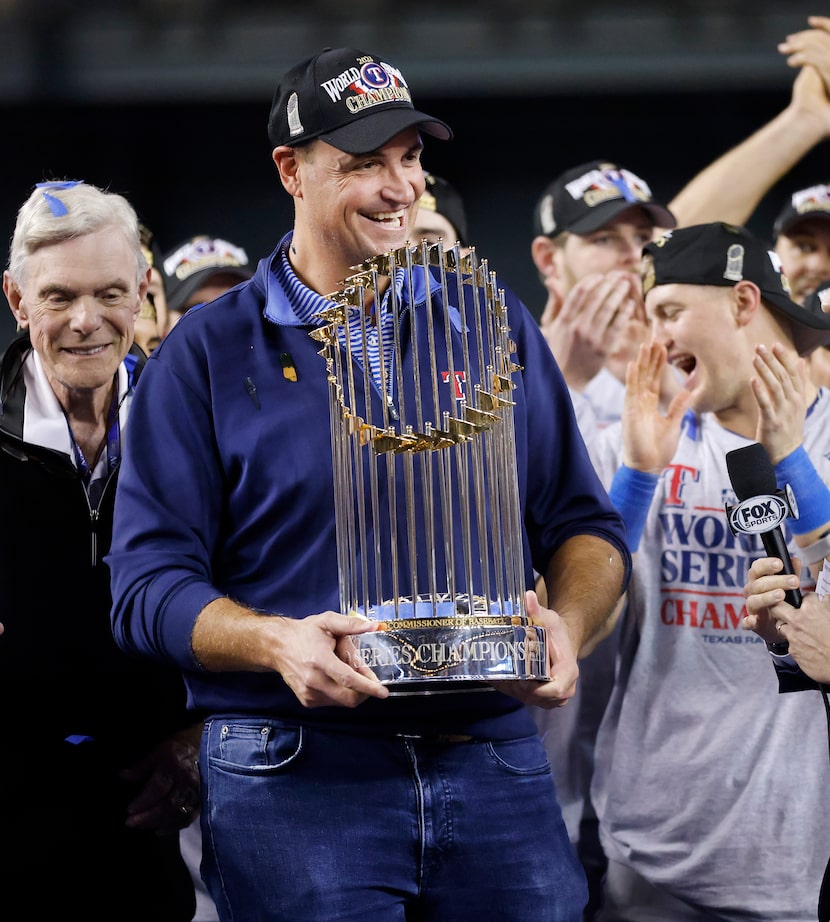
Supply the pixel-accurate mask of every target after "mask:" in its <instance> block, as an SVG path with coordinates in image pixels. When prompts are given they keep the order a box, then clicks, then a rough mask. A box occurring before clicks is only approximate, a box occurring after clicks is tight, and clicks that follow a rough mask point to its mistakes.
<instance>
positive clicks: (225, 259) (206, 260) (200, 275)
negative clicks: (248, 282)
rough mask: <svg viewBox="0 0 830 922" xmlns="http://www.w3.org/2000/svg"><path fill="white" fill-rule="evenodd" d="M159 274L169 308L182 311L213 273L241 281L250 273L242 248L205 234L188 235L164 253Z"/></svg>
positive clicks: (251, 273) (246, 255) (250, 274)
mask: <svg viewBox="0 0 830 922" xmlns="http://www.w3.org/2000/svg"><path fill="white" fill-rule="evenodd" d="M161 273H162V276H163V278H164V293H165V294H166V295H167V307H168V309H169V310H171V311H181V310H184V305H185V304H186V302H187V299H188V298H189V297H190V296H191V295H192V294H193V292H194V291H197V290H198V289H199V288H201V287H202V285H206V284H207V283H208V282H209V281H210V279H211V278H212V277H213V276H214V275H220V274H221V275H225V274H227V275H232V276H236V277H237V278H238V279H239V280H240V281H241V280H242V279H249V278H250V277H251V276H252V275H253V272H252V270H251V268H250V267H249V265H248V254H247V253H246V252H245V250H243V249H242V247H238V246H236V245H235V244H233V243H229V242H228V241H227V240H221V239H219V238H214V237H208V236H205V235H198V236H196V237H190V238H189V239H188V240H185V241H184V243H180V244H179V245H178V246H176V247H174V248H173V249H172V250H170V251H169V252H167V253H166V254H165V256H164V259H163V260H162V263H161Z"/></svg>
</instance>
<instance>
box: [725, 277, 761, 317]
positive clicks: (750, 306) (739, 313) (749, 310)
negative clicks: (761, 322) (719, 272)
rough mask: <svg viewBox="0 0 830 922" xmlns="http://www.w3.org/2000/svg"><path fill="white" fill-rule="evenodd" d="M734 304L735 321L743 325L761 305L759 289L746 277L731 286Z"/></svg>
mask: <svg viewBox="0 0 830 922" xmlns="http://www.w3.org/2000/svg"><path fill="white" fill-rule="evenodd" d="M732 293H733V303H734V305H735V322H736V323H737V324H738V326H741V327H745V326H746V325H747V324H748V323H749V322H750V321H751V320H752V318H753V317H754V316H755V315H756V314H757V313H758V309H759V308H760V306H761V289H760V288H759V287H758V286H757V285H756V284H755V283H754V282H750V281H749V280H748V279H742V280H741V281H740V282H736V283H735V285H734V287H733V288H732Z"/></svg>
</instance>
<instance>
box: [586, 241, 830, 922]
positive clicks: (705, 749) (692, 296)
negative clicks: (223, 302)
mask: <svg viewBox="0 0 830 922" xmlns="http://www.w3.org/2000/svg"><path fill="white" fill-rule="evenodd" d="M643 291H644V294H645V306H646V313H647V316H648V318H649V322H650V325H651V331H652V334H653V338H652V341H651V342H650V343H649V344H644V345H642V346H641V348H640V353H639V355H638V359H637V361H636V362H634V363H632V364H631V365H630V366H629V373H628V375H627V379H626V402H625V407H624V414H623V418H622V421H621V422H620V423H618V424H616V425H614V426H612V427H609V428H608V429H606V430H605V431H604V432H603V433H602V434H601V436H600V438H599V440H598V443H597V445H595V449H594V452H593V457H594V461H595V463H596V465H597V467H598V470H599V471H600V475H601V477H602V479H603V482H604V483H606V484H608V486H609V493H610V495H611V498H612V500H613V501H614V502H615V504H616V505H617V507H618V508H619V509H620V511H621V513H622V515H623V518H624V519H625V522H626V527H627V533H628V536H629V542H630V549H631V551H632V553H635V564H634V575H633V577H632V580H631V584H630V587H629V590H628V593H627V598H628V604H627V606H626V608H625V609H624V614H623V616H622V621H621V624H620V632H621V633H620V643H619V649H620V653H619V663H618V673H617V679H616V681H615V685H614V688H613V690H612V693H611V699H610V701H609V704H608V707H607V709H606V712H605V715H604V717H603V720H602V723H601V726H600V729H599V733H598V736H597V747H596V753H595V755H596V760H595V765H596V768H595V773H594V779H593V784H592V791H591V794H592V799H593V803H594V806H595V809H596V811H597V815H598V816H599V820H600V833H601V839H602V843H603V846H604V848H605V851H606V854H607V855H608V858H609V866H608V871H607V874H606V878H605V882H604V887H603V906H602V908H601V909H600V911H599V913H598V914H597V917H596V918H597V920H599V922H609V920H615V922H616V920H621V919H625V920H638V922H639V920H643V919H672V920H673V922H692V920H694V922H704V920H705V922H715V920H718V922H724V920H734V922H737V920H742V919H748V918H753V919H788V920H793V922H808V920H812V919H814V918H815V905H816V903H815V900H816V894H817V893H818V891H819V884H820V881H821V878H822V871H823V866H824V860H825V858H826V856H827V854H828V853H830V826H829V825H828V824H827V822H826V820H825V817H824V810H823V803H824V799H825V796H826V791H827V789H828V784H830V766H828V765H827V759H826V747H827V742H826V726H825V716H824V710H823V708H822V707H821V705H820V703H819V702H818V701H815V700H811V699H810V698H809V697H808V696H801V695H784V696H780V695H779V694H778V688H777V683H776V680H775V673H774V670H772V669H770V666H769V655H768V653H767V650H766V646H765V644H764V643H763V642H762V640H761V638H760V637H757V636H754V635H752V634H751V633H749V632H746V631H744V630H742V625H741V615H742V604H743V592H742V586H743V582H744V579H745V575H746V572H747V570H748V567H749V563H750V561H751V560H752V558H753V557H757V556H758V552H759V550H760V549H761V547H762V546H761V541H760V535H758V534H753V535H745V534H741V535H733V534H732V533H731V531H730V529H729V526H728V524H727V517H726V514H725V511H724V506H725V503H732V504H734V502H735V495H734V491H733V489H732V486H731V484H730V477H729V473H728V470H727V464H726V455H727V453H728V452H730V451H732V450H734V449H738V448H741V447H743V446H746V445H748V444H750V443H752V442H760V443H761V444H762V445H763V446H764V447H765V449H766V450H767V452H768V454H769V456H770V459H771V461H772V463H773V464H774V466H775V472H776V476H777V479H778V483H779V484H785V483H787V484H789V485H790V486H791V487H792V489H793V492H794V494H795V499H796V501H797V503H798V506H799V507H800V508H801V517H800V518H799V519H797V520H795V519H787V520H786V526H783V525H782V527H785V528H786V533H787V537H788V541H789V544H790V547H791V548H792V547H794V541H793V535H794V534H798V535H801V536H802V538H804V539H805V540H807V541H813V540H815V537H816V536H817V534H819V533H820V531H821V529H822V528H823V527H824V523H825V522H826V521H827V520H828V519H830V503H824V504H822V503H816V502H815V494H816V489H815V488H816V486H817V485H818V486H823V484H822V478H827V477H830V461H828V458H830V392H828V391H827V390H825V389H823V388H822V389H819V388H817V387H816V386H815V385H814V384H813V383H812V382H811V381H810V379H809V376H808V375H807V373H806V368H805V366H804V363H803V360H802V359H801V358H800V356H806V355H809V353H810V352H811V351H812V350H813V349H815V348H817V347H818V346H820V345H822V344H824V343H827V342H830V316H827V315H825V314H823V313H821V312H820V311H815V312H812V311H808V310H807V309H805V308H804V307H801V306H800V305H798V304H796V303H795V302H794V301H792V300H791V299H790V297H789V286H788V283H787V280H786V277H785V276H783V275H782V273H781V271H780V263H779V260H778V258H777V256H776V255H775V253H773V252H772V251H770V250H768V249H767V246H766V245H765V244H764V243H763V242H761V241H760V240H758V239H757V238H756V237H755V236H754V235H753V234H751V233H750V232H749V231H747V230H746V229H745V228H742V227H736V226H733V225H727V224H722V223H710V224H704V225H694V226H691V227H687V228H679V229H674V230H672V231H669V232H667V233H666V234H665V235H663V236H662V237H660V238H658V239H657V240H655V241H654V242H652V243H650V244H648V245H647V246H646V247H645V252H644V266H643ZM667 363H669V364H672V365H674V366H677V367H679V368H680V370H681V371H682V372H683V374H684V375H685V376H686V384H685V388H684V390H683V392H681V393H680V394H678V395H677V396H676V397H675V398H674V399H673V400H672V402H671V404H670V405H669V407H668V408H667V410H666V411H665V412H661V410H660V407H659V382H660V380H661V376H662V373H663V370H664V368H665V365H666V364H667ZM772 407H777V408H779V410H778V411H775V412H773V411H772V409H771V408H772ZM824 494H825V495H827V496H830V494H828V493H827V491H826V490H824ZM805 586H806V583H805ZM794 764H795V765H803V764H809V765H810V771H809V772H807V773H804V772H799V773H798V783H797V784H796V785H795V786H794V785H793V766H794Z"/></svg>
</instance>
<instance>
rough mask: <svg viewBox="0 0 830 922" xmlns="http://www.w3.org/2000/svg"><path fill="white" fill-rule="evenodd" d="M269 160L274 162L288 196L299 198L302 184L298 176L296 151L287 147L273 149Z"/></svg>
mask: <svg viewBox="0 0 830 922" xmlns="http://www.w3.org/2000/svg"><path fill="white" fill-rule="evenodd" d="M271 159H272V160H273V161H274V165H275V166H276V168H277V173H279V177H280V182H281V183H282V185H283V188H284V189H285V191H286V192H287V193H288V194H289V195H292V196H295V197H301V195H302V183H301V182H300V177H299V175H298V174H299V166H300V161H299V158H298V157H297V151H296V149H295V148H293V147H288V146H287V145H282V146H280V147H275V148H274V149H273V151H272V152H271Z"/></svg>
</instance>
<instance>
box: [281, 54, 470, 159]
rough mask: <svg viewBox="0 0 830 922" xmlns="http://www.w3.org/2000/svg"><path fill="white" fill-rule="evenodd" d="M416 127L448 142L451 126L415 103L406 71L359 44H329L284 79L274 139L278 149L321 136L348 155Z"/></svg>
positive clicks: (292, 69)
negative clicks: (421, 110)
mask: <svg viewBox="0 0 830 922" xmlns="http://www.w3.org/2000/svg"><path fill="white" fill-rule="evenodd" d="M412 126H415V127H417V128H420V130H421V131H424V132H426V133H427V134H430V135H432V136H433V137H436V138H440V139H441V140H442V141H447V140H449V139H450V138H451V137H452V131H451V130H450V128H449V126H448V125H445V124H444V122H442V121H440V120H439V119H437V118H433V117H432V116H431V115H425V114H424V113H423V112H418V110H417V109H416V108H415V107H414V106H413V105H412V96H411V95H410V92H409V86H408V85H407V82H406V80H404V77H403V74H402V73H401V72H400V71H399V70H398V69H397V68H396V67H393V66H392V65H391V64H388V63H387V62H386V61H382V60H381V59H380V58H379V57H377V56H375V55H371V54H366V53H365V52H363V51H357V50H356V49H354V48H325V49H324V50H323V51H321V52H320V54H316V55H314V57H311V58H307V59H306V60H305V61H303V62H301V63H300V64H297V65H296V66H295V67H292V68H291V70H289V71H288V73H287V74H285V76H284V77H283V78H282V80H280V83H279V85H278V86H277V89H276V91H275V92H274V100H273V102H272V104H271V115H270V117H269V119H268V139H269V140H270V142H271V146H272V147H279V146H280V145H282V144H287V145H297V144H303V143H305V142H306V141H311V140H313V139H314V138H320V139H321V140H323V141H325V142H326V143H328V144H331V145H332V146H333V147H336V148H338V150H342V151H345V152H346V153H347V154H367V153H369V152H370V151H373V150H377V149H378V148H380V147H383V145H384V144H386V142H387V141H388V140H389V139H390V138H393V137H394V136H395V135H396V134H398V132H401V131H403V130H404V129H406V128H410V127H412Z"/></svg>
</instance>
